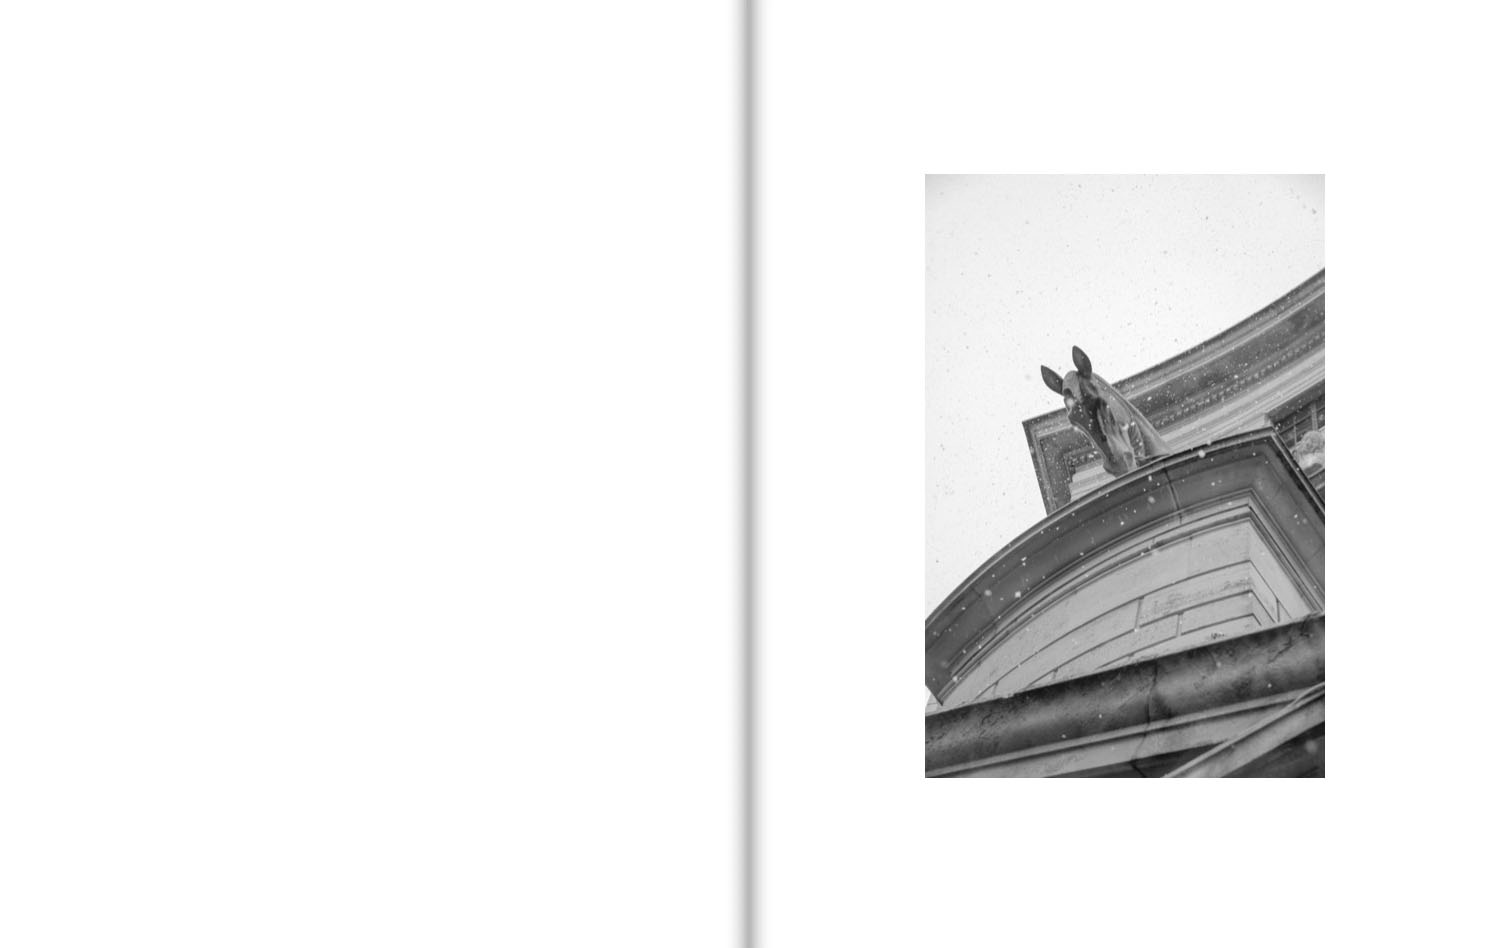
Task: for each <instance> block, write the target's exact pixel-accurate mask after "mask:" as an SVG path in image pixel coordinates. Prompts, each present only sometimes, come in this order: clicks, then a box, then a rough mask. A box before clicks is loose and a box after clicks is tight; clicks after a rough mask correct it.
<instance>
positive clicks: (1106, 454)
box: [1041, 346, 1168, 477]
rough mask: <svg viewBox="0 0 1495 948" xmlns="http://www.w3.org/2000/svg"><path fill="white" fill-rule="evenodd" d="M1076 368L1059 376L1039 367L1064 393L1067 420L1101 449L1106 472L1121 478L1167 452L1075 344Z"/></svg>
mask: <svg viewBox="0 0 1495 948" xmlns="http://www.w3.org/2000/svg"><path fill="white" fill-rule="evenodd" d="M1073 355H1074V360H1075V371H1073V372H1070V373H1068V374H1067V375H1065V376H1064V377H1063V378H1062V379H1061V378H1060V377H1059V373H1058V372H1055V371H1054V370H1053V369H1051V368H1049V367H1048V366H1046V365H1045V366H1042V367H1041V368H1042V369H1043V381H1044V384H1045V385H1047V386H1048V387H1049V388H1051V389H1053V390H1054V391H1055V392H1057V393H1058V394H1060V395H1062V396H1064V410H1065V412H1066V413H1067V414H1068V415H1069V423H1070V424H1071V425H1073V426H1074V427H1076V428H1078V429H1079V430H1080V431H1081V432H1082V433H1083V434H1084V435H1085V437H1087V438H1089V439H1090V441H1091V443H1092V444H1094V445H1095V447H1096V448H1097V449H1098V450H1099V451H1100V456H1101V466H1102V467H1104V468H1105V469H1106V473H1107V474H1111V475H1113V476H1115V477H1120V476H1121V475H1122V474H1125V473H1126V472H1127V471H1134V470H1136V469H1137V468H1138V467H1141V466H1142V465H1143V464H1145V463H1146V462H1147V461H1149V460H1151V459H1152V458H1155V457H1160V456H1162V455H1164V454H1167V453H1168V446H1167V444H1166V443H1165V442H1164V441H1163V436H1162V435H1160V434H1158V430H1157V429H1156V428H1154V427H1153V426H1152V423H1151V422H1149V421H1148V420H1147V416H1146V415H1143V414H1142V412H1140V411H1139V410H1138V409H1137V406H1135V405H1133V404H1132V403H1131V402H1129V401H1127V400H1126V397H1125V396H1123V395H1122V394H1121V393H1120V392H1118V391H1116V389H1114V388H1112V387H1111V385H1110V383H1108V382H1107V381H1106V380H1105V379H1103V378H1101V377H1100V376H1099V375H1096V374H1095V373H1094V372H1092V371H1091V370H1090V357H1089V356H1087V355H1085V353H1084V352H1083V351H1081V349H1080V347H1079V346H1075V347H1074V352H1073Z"/></svg>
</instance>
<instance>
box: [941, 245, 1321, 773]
mask: <svg viewBox="0 0 1495 948" xmlns="http://www.w3.org/2000/svg"><path fill="white" fill-rule="evenodd" d="M1116 388H1117V389H1118V390H1119V391H1120V392H1122V393H1123V394H1124V395H1125V396H1127V398H1128V400H1129V401H1131V403H1132V404H1133V405H1135V406H1136V407H1137V408H1138V409H1139V410H1141V411H1142V412H1143V413H1144V414H1146V415H1147V417H1148V420H1149V421H1150V422H1151V423H1152V424H1153V425H1154V426H1155V427H1156V428H1157V429H1158V430H1159V432H1161V434H1162V436H1163V438H1164V440H1165V441H1166V443H1167V447H1168V452H1169V453H1167V454H1166V455H1164V456H1162V457H1159V458H1155V459H1151V460H1149V462H1148V463H1146V464H1144V465H1143V466H1141V467H1139V468H1138V469H1136V470H1132V471H1129V472H1127V473H1125V474H1123V475H1121V476H1119V477H1114V478H1113V477H1112V476H1111V475H1109V474H1107V473H1105V472H1104V471H1103V470H1102V469H1101V465H1100V459H1099V457H1098V456H1097V452H1096V450H1095V448H1094V447H1093V445H1092V444H1091V443H1090V441H1089V440H1088V439H1087V438H1085V436H1084V435H1082V434H1080V433H1079V432H1078V431H1076V430H1074V429H1073V428H1072V427H1071V426H1070V425H1069V422H1068V419H1067V418H1066V416H1065V413H1064V412H1063V411H1062V410H1061V411H1055V412H1051V413H1049V414H1045V415H1041V416H1039V417H1037V418H1033V419H1029V420H1028V421H1027V422H1025V423H1024V425H1023V428H1024V431H1025V433H1026V435H1027V439H1028V444H1029V449H1030V452H1031V454H1032V457H1033V464H1034V471H1035V474H1036V477H1037V481H1038V488H1039V491H1040V492H1041V494H1042V497H1043V500H1044V505H1045V509H1046V510H1047V511H1048V515H1047V516H1046V517H1045V518H1044V519H1043V520H1042V521H1040V522H1039V523H1037V524H1035V525H1034V526H1033V527H1032V528H1030V529H1029V530H1027V531H1026V532H1024V533H1023V534H1022V535H1021V536H1019V537H1017V538H1016V539H1014V540H1013V541H1012V542H1011V543H1009V544H1008V545H1007V546H1006V547H1004V548H1003V549H1002V550H1000V551H998V552H997V553H996V554H995V555H994V556H992V557H991V558H990V559H989V560H988V561H987V562H986V563H984V564H982V566H981V567H980V569H978V570H976V571H975V572H974V573H972V574H971V576H970V577H968V578H967V579H966V580H965V582H963V583H962V584H961V585H960V586H958V587H957V588H956V589H955V590H954V591H952V592H951V594H950V596H948V597H947V598H946V600H945V601H944V602H943V603H941V605H940V606H939V607H938V608H937V609H935V611H934V612H933V613H931V615H930V616H929V617H928V619H927V620H926V623H925V676H926V677H925V684H926V686H927V687H928V688H929V691H930V693H931V695H932V696H933V699H932V701H931V706H930V709H929V711H930V713H929V714H928V715H927V716H926V773H927V774H928V775H930V776H1216V775H1226V774H1231V775H1242V776H1247V775H1263V776H1265V775H1272V776H1287V775H1293V776H1312V775H1322V773H1323V751H1324V736H1323V735H1324V731H1323V709H1324V675H1323V636H1324V619H1323V617H1324V611H1325V591H1324V483H1325V482H1324V418H1325V400H1324V274H1323V273H1322V272H1320V273H1318V274H1316V275H1315V276H1314V277H1313V278H1311V279H1310V280H1308V281H1307V282H1305V283H1304V284H1302V285H1301V286H1298V287H1296V288H1294V289H1293V290H1291V291H1290V292H1288V293H1287V294H1286V295H1285V296H1283V297H1282V298H1281V299H1279V300H1277V301H1276V302H1274V303H1272V304H1271V305H1269V306H1268V307H1266V308H1265V309H1263V310H1262V311H1260V312H1258V313H1256V314H1253V315H1251V316H1249V317H1248V318H1246V319H1244V320H1243V321H1241V322H1240V323H1238V324H1236V325H1235V326H1232V327H1231V328H1230V329H1228V330H1226V331H1225V332H1223V333H1220V334H1219V335H1217V336H1215V337H1214V338H1212V339H1209V340H1207V341H1206V342H1204V343H1202V344H1200V345H1198V346H1195V347H1194V348H1192V349H1190V350H1188V351H1186V352H1183V353H1180V354H1179V355H1177V356H1174V357H1173V358H1171V359H1168V360H1167V361H1165V362H1162V363H1160V364H1158V365H1156V366H1154V367H1152V368H1150V369H1148V370H1146V371H1144V372H1142V373H1140V374H1138V375H1136V376H1133V377H1131V378H1128V379H1124V380H1122V381H1121V382H1119V383H1117V384H1116Z"/></svg>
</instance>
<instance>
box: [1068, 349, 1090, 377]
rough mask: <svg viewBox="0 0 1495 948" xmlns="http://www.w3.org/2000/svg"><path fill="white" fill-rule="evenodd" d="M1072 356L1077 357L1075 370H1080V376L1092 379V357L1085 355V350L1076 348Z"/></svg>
mask: <svg viewBox="0 0 1495 948" xmlns="http://www.w3.org/2000/svg"><path fill="white" fill-rule="evenodd" d="M1072 355H1073V356H1074V357H1075V368H1077V369H1079V370H1080V375H1081V376H1083V377H1084V378H1087V379H1088V378H1090V357H1089V356H1088V355H1086V354H1085V350H1084V349H1081V348H1080V347H1079V346H1075V348H1074V352H1073V353H1072Z"/></svg>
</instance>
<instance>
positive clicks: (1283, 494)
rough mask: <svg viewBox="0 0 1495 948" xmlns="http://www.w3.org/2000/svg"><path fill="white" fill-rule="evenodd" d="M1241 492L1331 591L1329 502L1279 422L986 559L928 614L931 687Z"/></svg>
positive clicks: (1291, 555) (1155, 470) (1037, 529)
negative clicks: (1039, 612) (1148, 541)
mask: <svg viewBox="0 0 1495 948" xmlns="http://www.w3.org/2000/svg"><path fill="white" fill-rule="evenodd" d="M1237 498H1242V499H1249V500H1251V507H1252V508H1253V509H1255V510H1259V511H1260V515H1261V516H1262V517H1265V518H1268V519H1269V520H1270V521H1271V522H1272V523H1271V529H1270V530H1269V531H1267V532H1268V534H1269V535H1271V536H1273V537H1275V538H1277V539H1274V541H1273V542H1274V543H1275V544H1276V545H1277V546H1278V547H1279V548H1280V549H1279V558H1280V559H1281V560H1282V561H1283V562H1285V563H1291V564H1293V571H1294V572H1295V573H1296V574H1297V575H1298V576H1299V577H1300V578H1301V582H1302V583H1303V585H1304V586H1305V591H1306V592H1308V593H1309V595H1308V597H1307V598H1309V599H1310V600H1313V599H1317V600H1318V601H1319V602H1320V603H1321V602H1322V599H1321V591H1322V589H1323V584H1324V577H1323V517H1324V508H1323V500H1322V498H1321V497H1320V496H1319V494H1318V492H1317V491H1316V490H1315V489H1314V487H1313V486H1312V484H1311V483H1310V482H1309V481H1308V479H1307V478H1306V476H1305V475H1304V474H1303V472H1302V470H1301V469H1300V468H1299V467H1298V465H1297V464H1296V463H1295V462H1294V461H1293V460H1292V457H1291V455H1290V454H1289V453H1288V451H1287V449H1286V447H1285V446H1284V445H1283V444H1282V441H1281V439H1280V438H1278V437H1277V435H1276V433H1275V432H1273V431H1272V430H1271V429H1265V430H1258V431H1252V432H1247V433H1244V434H1239V435H1234V436H1231V437H1229V438H1224V439H1221V440H1219V441H1216V442H1214V443H1213V444H1211V445H1208V446H1206V447H1204V448H1197V449H1188V450H1185V451H1182V452H1178V453H1175V454H1171V455H1169V456H1167V457H1164V458H1160V459H1158V460H1157V461H1154V462H1153V463H1151V464H1148V465H1147V466H1145V467H1142V468H1140V469H1138V470H1136V471H1133V472H1131V473H1129V474H1127V475H1125V476H1124V477H1121V478H1118V479H1117V480H1115V481H1114V482H1112V483H1110V484H1107V485H1106V486H1105V487H1104V488H1103V489H1101V490H1099V491H1097V492H1095V493H1093V494H1090V495H1088V496H1086V497H1084V498H1082V499H1081V500H1079V501H1076V502H1075V503H1074V504H1071V505H1069V506H1068V507H1066V508H1065V509H1063V510H1061V511H1058V512H1056V513H1053V514H1050V515H1049V516H1048V517H1046V518H1045V519H1044V520H1042V521H1040V522H1039V523H1037V524H1035V525H1034V526H1033V527H1031V528H1030V529H1029V530H1027V531H1026V532H1025V533H1023V534H1022V535H1021V536H1019V537H1018V538H1017V539H1015V540H1013V541H1012V542H1011V543H1009V544H1008V545H1007V546H1006V547H1004V548H1003V549H1002V550H1001V551H1000V552H998V553H997V554H996V555H995V556H993V557H992V558H991V559H989V560H987V562H985V563H984V564H982V566H981V568H980V569H978V570H976V571H975V572H974V573H972V574H971V576H970V577H968V578H967V579H966V580H965V582H963V583H961V584H960V585H959V586H958V587H956V589H955V590H954V591H953V592H951V594H950V595H949V596H948V597H946V599H945V601H944V602H942V603H941V604H940V605H939V607H938V608H936V609H935V610H934V611H933V612H932V613H931V614H930V615H929V617H928V619H926V620H925V627H924V648H925V685H926V687H928V688H929V690H930V692H931V693H933V694H934V695H935V696H936V697H937V698H938V699H939V700H940V701H941V702H943V701H945V700H947V698H948V697H949V696H950V694H951V692H952V691H953V690H954V688H955V685H956V684H957V683H958V682H959V681H961V680H962V675H961V672H962V669H965V668H968V667H969V663H970V662H971V661H973V660H976V659H978V658H979V656H980V655H981V654H982V653H983V652H985V651H986V650H987V649H988V648H990V647H991V646H992V645H993V643H996V642H998V641H999V640H1000V639H1001V638H1002V636H1003V635H1004V634H1005V633H1006V632H1007V631H1008V630H1010V629H1012V628H1015V627H1017V626H1018V625H1020V624H1022V623H1023V622H1025V621H1026V620H1027V619H1028V618H1030V617H1031V614H1032V611H1033V610H1035V609H1041V608H1043V604H1044V603H1045V602H1046V601H1047V600H1048V599H1049V597H1051V596H1053V595H1056V594H1058V593H1059V591H1061V590H1063V589H1065V588H1069V587H1072V586H1073V585H1074V584H1075V583H1078V582H1083V581H1084V580H1085V576H1086V574H1087V573H1092V572H1094V571H1095V570H1103V569H1105V568H1107V566H1106V564H1107V562H1108V560H1109V559H1111V558H1114V557H1116V556H1122V555H1124V554H1125V551H1126V550H1127V549H1128V548H1129V547H1128V544H1130V543H1132V542H1133V541H1134V540H1136V539H1137V538H1138V537H1141V536H1143V535H1144V534H1147V535H1150V533H1149V532H1150V531H1157V530H1164V531H1171V530H1175V529H1176V528H1177V527H1179V526H1182V525H1184V524H1186V523H1193V522H1196V521H1197V520H1198V518H1200V517H1201V516H1205V515H1207V514H1209V513H1210V512H1211V511H1215V510H1217V509H1219V508H1222V507H1228V506H1231V505H1233V504H1236V503H1237V502H1238V501H1237Z"/></svg>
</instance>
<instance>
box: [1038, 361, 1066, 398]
mask: <svg viewBox="0 0 1495 948" xmlns="http://www.w3.org/2000/svg"><path fill="white" fill-rule="evenodd" d="M1039 368H1041V369H1043V384H1045V385H1047V386H1048V387H1049V388H1051V389H1053V390H1054V393H1055V394H1056V395H1063V394H1064V380H1063V379H1061V378H1060V377H1059V373H1058V372H1055V371H1054V370H1053V369H1051V368H1049V367H1048V366H1046V365H1044V366H1039Z"/></svg>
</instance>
